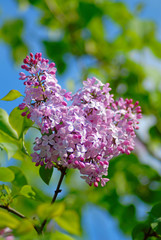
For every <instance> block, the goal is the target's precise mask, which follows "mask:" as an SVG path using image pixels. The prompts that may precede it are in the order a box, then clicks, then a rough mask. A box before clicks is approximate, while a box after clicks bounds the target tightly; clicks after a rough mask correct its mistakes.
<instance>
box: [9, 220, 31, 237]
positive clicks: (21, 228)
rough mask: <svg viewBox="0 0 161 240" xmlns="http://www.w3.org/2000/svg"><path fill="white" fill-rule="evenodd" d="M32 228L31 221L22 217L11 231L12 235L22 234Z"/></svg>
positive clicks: (27, 232)
mask: <svg viewBox="0 0 161 240" xmlns="http://www.w3.org/2000/svg"><path fill="white" fill-rule="evenodd" d="M32 230H33V225H32V223H31V221H29V220H27V219H22V220H21V221H20V223H19V224H18V226H17V228H16V229H15V230H14V231H13V235H14V236H22V235H26V234H29V233H30V232H31V231H32Z"/></svg>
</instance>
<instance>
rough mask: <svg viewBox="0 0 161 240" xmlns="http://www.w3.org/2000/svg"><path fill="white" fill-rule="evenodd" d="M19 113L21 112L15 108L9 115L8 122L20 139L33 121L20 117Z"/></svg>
mask: <svg viewBox="0 0 161 240" xmlns="http://www.w3.org/2000/svg"><path fill="white" fill-rule="evenodd" d="M21 113H22V111H21V110H20V109H19V108H18V107H16V108H14V109H13V110H12V112H11V113H10V115H9V122H10V124H11V126H12V127H13V128H14V129H15V130H16V132H17V133H18V137H19V138H21V137H22V135H23V132H24V131H26V130H28V129H29V128H30V127H31V126H32V125H33V121H31V120H30V119H28V118H27V117H26V116H25V117H23V116H21Z"/></svg>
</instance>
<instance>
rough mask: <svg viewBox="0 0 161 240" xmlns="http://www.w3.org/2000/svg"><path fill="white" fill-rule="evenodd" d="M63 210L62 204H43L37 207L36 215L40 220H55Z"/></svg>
mask: <svg viewBox="0 0 161 240" xmlns="http://www.w3.org/2000/svg"><path fill="white" fill-rule="evenodd" d="M64 208H65V206H64V204H63V203H54V204H51V203H43V204H40V205H39V206H38V208H37V214H38V216H39V217H40V218H41V219H45V218H55V217H59V216H61V215H62V213H63V212H64Z"/></svg>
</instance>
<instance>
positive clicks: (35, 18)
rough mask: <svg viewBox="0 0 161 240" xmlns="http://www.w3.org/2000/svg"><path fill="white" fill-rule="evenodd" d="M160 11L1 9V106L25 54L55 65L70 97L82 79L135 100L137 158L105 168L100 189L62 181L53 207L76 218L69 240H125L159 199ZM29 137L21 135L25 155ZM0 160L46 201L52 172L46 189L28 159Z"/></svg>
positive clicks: (121, 6) (30, 207) (145, 0)
mask: <svg viewBox="0 0 161 240" xmlns="http://www.w3.org/2000/svg"><path fill="white" fill-rule="evenodd" d="M160 9H161V2H160V0H142V1H141V0H140V1H139V0H131V1H128V0H124V1H112V0H87V1H85V0H78V1H75V0H66V1H63V0H59V1H58V0H57V1H56V0H44V1H41V0H5V1H3V0H1V1H0V28H1V29H0V78H1V88H0V98H2V97H4V96H5V95H6V94H7V93H8V92H9V90H11V89H17V90H19V91H20V92H21V93H22V94H23V92H24V86H23V84H22V82H21V81H19V80H18V78H19V77H18V73H19V72H20V71H21V70H20V65H21V62H22V60H23V58H24V57H25V56H26V55H27V54H28V53H29V52H33V53H36V52H42V54H43V56H44V57H47V58H49V59H50V60H51V61H54V62H55V63H56V66H57V70H58V74H57V78H58V80H59V83H60V85H61V86H62V87H64V88H68V89H69V90H71V91H76V90H77V89H78V88H80V87H81V86H82V81H83V80H84V79H86V78H87V76H96V77H97V78H99V79H100V80H101V81H102V82H109V83H110V86H111V88H112V93H114V95H115V97H116V98H119V97H124V98H126V97H127V98H133V99H134V101H136V100H139V102H140V105H141V107H142V110H143V119H142V120H141V124H140V130H139V131H138V132H137V138H136V150H135V151H134V153H133V154H131V155H129V156H125V155H122V156H119V157H117V158H115V159H112V160H111V162H110V167H109V178H110V182H109V183H108V184H107V186H106V187H105V188H101V187H99V188H97V189H94V188H90V187H89V186H86V184H84V182H82V181H81V180H80V178H79V175H78V172H75V171H71V172H69V174H68V175H67V177H66V180H65V183H64V186H63V192H62V193H61V194H60V196H59V201H63V202H65V204H66V207H67V209H70V210H72V211H74V212H75V213H76V214H77V216H78V217H79V222H81V229H82V230H81V235H80V236H77V237H76V239H84V240H98V239H102V240H107V239H110V240H121V239H122V240H123V239H131V233H132V231H133V228H134V227H135V225H137V224H138V223H140V222H145V221H146V219H147V218H148V212H149V211H150V209H151V208H152V207H153V206H154V205H155V204H156V203H158V202H159V201H160V199H161V183H160V174H161V107H160V102H161V70H160V69H161V67H160V66H161V21H160ZM21 101H22V99H21V98H19V99H17V100H14V101H12V102H6V101H0V107H1V108H3V109H5V110H6V111H7V112H8V114H10V112H11V111H12V110H13V108H14V107H16V106H17V105H18V104H19V103H21ZM36 134H38V132H37V131H36V130H34V129H32V130H31V129H30V130H29V131H28V132H27V134H26V137H25V144H26V147H27V148H28V151H32V143H33V142H34V137H35V135H36ZM5 141H6V140H5ZM7 153H8V154H10V156H12V157H13V158H11V159H10V160H8V159H7ZM0 157H1V159H0V161H1V163H0V164H1V166H3V167H7V166H13V165H16V166H19V167H21V169H22V170H23V172H24V174H25V175H26V178H27V180H28V182H29V183H30V184H31V186H34V187H35V189H37V191H39V195H41V199H43V201H44V199H48V198H49V197H50V196H52V195H53V189H54V187H55V186H56V180H57V177H58V173H57V172H56V171H55V172H54V174H53V177H52V181H51V184H50V186H47V187H46V185H45V184H44V183H43V181H42V180H41V179H40V178H39V176H38V169H36V168H35V167H34V166H33V164H32V163H31V161H30V159H29V158H27V159H26V160H25V161H20V160H16V157H15V156H14V154H11V151H10V149H9V148H7V147H4V150H1V153H0ZM17 159H19V158H17ZM14 190H15V189H14ZM15 191H16V190H15ZM37 201H38V200H36V201H34V200H31V199H25V198H24V199H22V198H21V199H18V200H17V202H15V203H13V206H14V204H15V206H16V207H17V206H18V208H19V210H21V211H22V212H23V213H24V214H26V215H28V216H30V215H32V214H33V212H34V209H35V207H36V206H37V205H38V202H37ZM39 201H40V199H39ZM24 206H25V209H24ZM26 206H27V207H26ZM54 227H55V225H54V226H51V228H54ZM56 228H58V226H57V225H56ZM69 233H70V231H69ZM71 233H72V232H71ZM138 239H143V238H138ZM148 239H156V238H155V237H153V238H148Z"/></svg>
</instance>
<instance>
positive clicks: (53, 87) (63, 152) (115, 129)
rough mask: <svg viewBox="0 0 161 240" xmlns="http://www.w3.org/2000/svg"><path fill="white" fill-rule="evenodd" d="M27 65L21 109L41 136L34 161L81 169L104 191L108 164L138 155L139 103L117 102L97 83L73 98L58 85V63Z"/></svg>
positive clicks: (91, 80) (37, 61) (31, 61)
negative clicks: (136, 150) (112, 160)
mask: <svg viewBox="0 0 161 240" xmlns="http://www.w3.org/2000/svg"><path fill="white" fill-rule="evenodd" d="M24 63H25V65H22V66H21V67H22V69H25V70H26V71H27V72H29V74H30V75H26V74H25V73H22V72H21V73H20V79H21V80H25V82H24V84H25V86H26V89H25V94H26V96H25V98H24V102H23V103H22V104H20V105H19V108H20V109H21V110H23V109H24V111H23V112H22V116H26V115H27V117H28V118H30V119H31V120H32V121H34V122H35V123H36V124H37V125H38V126H39V128H40V130H41V133H42V137H41V138H36V139H35V146H34V153H32V154H31V156H32V161H33V162H35V165H36V166H39V165H41V166H43V165H45V167H46V168H52V167H55V168H58V169H60V167H64V168H65V167H66V168H69V169H70V168H74V169H78V170H79V171H80V173H81V178H83V179H85V181H86V182H87V183H88V184H89V185H90V186H91V185H92V184H94V186H95V187H98V183H99V182H100V184H101V186H102V187H103V186H105V184H106V182H108V181H109V179H108V178H106V176H107V175H108V166H109V160H110V159H111V158H113V157H116V156H118V155H119V154H122V153H125V154H130V153H131V151H132V150H133V149H134V138H135V132H134V130H136V129H138V128H139V127H138V123H139V121H138V119H140V118H141V117H142V115H141V107H140V106H138V104H139V102H136V103H133V100H132V99H125V100H123V99H122V98H120V99H119V100H118V101H115V100H114V99H113V94H110V90H111V88H110V87H109V83H106V84H103V83H102V82H101V81H100V80H98V79H97V78H95V77H92V78H88V79H87V81H84V82H83V88H81V89H79V90H78V91H77V92H76V93H75V94H74V95H73V96H71V93H70V92H66V90H65V89H62V88H61V86H60V85H59V84H58V81H57V79H56V68H55V63H50V64H49V60H48V59H43V58H42V57H41V53H36V54H35V58H34V56H33V54H32V53H30V57H29V56H27V57H26V58H25V59H24ZM69 100H72V103H71V105H70V106H69V105H68V104H67V101H69Z"/></svg>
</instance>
